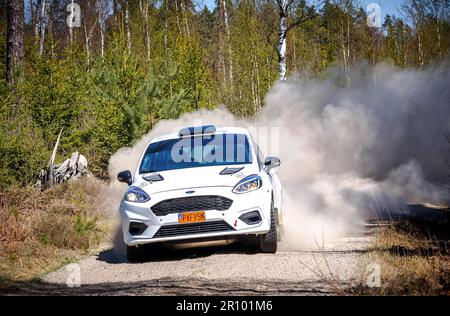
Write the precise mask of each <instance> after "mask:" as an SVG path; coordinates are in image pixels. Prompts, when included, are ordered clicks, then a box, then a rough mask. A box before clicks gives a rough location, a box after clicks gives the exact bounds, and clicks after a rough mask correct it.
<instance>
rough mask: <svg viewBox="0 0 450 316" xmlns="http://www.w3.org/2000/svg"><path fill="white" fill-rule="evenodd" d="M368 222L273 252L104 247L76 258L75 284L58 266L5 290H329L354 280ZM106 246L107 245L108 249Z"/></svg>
mask: <svg viewBox="0 0 450 316" xmlns="http://www.w3.org/2000/svg"><path fill="white" fill-rule="evenodd" d="M372 230H373V229H370V228H368V227H365V228H363V229H361V230H360V231H358V232H355V233H354V234H352V235H351V236H349V237H347V238H343V239H342V240H340V241H339V242H338V243H336V244H329V245H325V249H312V250H303V251H296V252H289V251H279V252H277V253H276V254H275V255H271V254H258V253H252V252H251V251H249V250H248V248H247V247H245V246H243V245H241V244H239V243H237V244H232V245H228V246H219V247H218V246H215V247H206V248H205V247H204V248H191V249H182V250H176V251H173V250H172V251H170V250H166V251H163V252H160V253H159V254H158V255H152V256H151V257H149V258H148V260H147V261H145V262H143V263H134V264H132V263H127V262H126V261H125V258H124V257H123V256H117V255H115V254H114V252H113V251H112V250H111V249H110V247H107V248H106V249H105V250H103V251H101V252H100V253H99V254H98V255H93V256H90V257H88V258H86V259H84V260H82V261H80V262H79V265H80V271H81V287H78V288H69V287H67V285H66V280H67V279H68V275H69V273H70V271H69V269H67V268H66V267H63V268H61V269H59V270H57V271H55V272H52V273H50V274H48V275H46V276H45V277H44V278H43V280H42V282H36V283H31V284H22V285H20V284H18V285H16V286H15V287H16V289H15V290H14V289H11V291H10V293H17V294H49V293H52V294H81V295H85V294H87V295H105V294H106V295H333V294H336V293H339V291H341V290H344V289H345V287H346V286H348V285H350V284H352V282H354V281H355V279H356V278H357V276H358V275H357V274H358V271H359V269H358V259H359V256H360V255H361V253H363V252H364V251H365V248H366V247H367V245H368V243H369V242H370V240H371V238H372V237H371V235H372V233H371V232H372ZM108 248H109V249H108Z"/></svg>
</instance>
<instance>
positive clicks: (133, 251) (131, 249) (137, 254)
mask: <svg viewBox="0 0 450 316" xmlns="http://www.w3.org/2000/svg"><path fill="white" fill-rule="evenodd" d="M143 250H144V247H143V246H138V247H136V246H127V261H128V262H139V261H142V260H143V258H144V255H143V252H144V251H143Z"/></svg>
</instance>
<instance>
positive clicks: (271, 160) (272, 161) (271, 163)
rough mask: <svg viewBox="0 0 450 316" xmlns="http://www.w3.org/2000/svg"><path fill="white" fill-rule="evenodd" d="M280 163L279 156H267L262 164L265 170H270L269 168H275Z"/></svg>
mask: <svg viewBox="0 0 450 316" xmlns="http://www.w3.org/2000/svg"><path fill="white" fill-rule="evenodd" d="M280 165H281V161H280V158H278V157H274V156H269V157H267V158H266V160H264V166H265V167H266V170H267V171H270V169H273V168H277V167H279V166H280Z"/></svg>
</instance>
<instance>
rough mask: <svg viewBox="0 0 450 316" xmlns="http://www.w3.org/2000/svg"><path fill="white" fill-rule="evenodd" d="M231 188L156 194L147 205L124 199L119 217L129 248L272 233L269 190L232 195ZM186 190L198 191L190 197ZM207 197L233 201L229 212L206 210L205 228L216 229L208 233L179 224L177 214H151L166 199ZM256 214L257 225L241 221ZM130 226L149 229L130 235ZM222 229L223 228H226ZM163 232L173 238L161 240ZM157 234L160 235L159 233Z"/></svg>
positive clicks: (197, 189) (263, 189) (206, 188)
mask: <svg viewBox="0 0 450 316" xmlns="http://www.w3.org/2000/svg"><path fill="white" fill-rule="evenodd" d="M232 189H233V188H232V187H205V188H189V189H183V190H173V191H167V192H161V193H155V194H153V195H151V200H150V201H148V202H146V203H132V202H127V201H125V200H122V202H121V204H120V215H121V222H122V231H123V237H124V241H125V243H126V244H127V245H129V246H132V245H139V244H148V243H156V242H166V241H177V240H178V241H179V240H188V239H205V240H208V238H211V239H217V238H218V237H221V236H223V237H224V238H227V237H229V236H236V235H258V234H265V233H267V232H268V231H269V230H270V205H271V192H270V190H269V189H267V188H266V187H264V186H262V187H261V188H260V189H258V190H255V191H253V192H249V193H243V194H235V193H232ZM186 191H195V193H194V194H187V193H186ZM207 195H216V196H223V197H226V198H228V199H231V200H232V201H233V203H232V204H231V207H230V208H229V209H227V210H223V211H220V210H205V216H206V222H204V223H205V224H207V225H206V226H208V225H209V226H210V227H213V228H214V229H211V230H209V231H205V227H203V228H202V229H190V228H192V227H188V226H184V227H181V226H180V225H190V224H179V223H178V213H171V214H167V215H165V216H156V215H155V214H154V213H153V212H152V211H151V207H152V206H153V205H156V204H157V203H159V202H161V201H164V200H168V199H174V198H185V197H195V196H207ZM254 211H258V212H259V214H260V217H261V220H260V221H259V222H258V223H256V224H248V223H246V222H244V221H243V220H242V219H240V218H239V217H241V216H242V215H243V214H246V213H248V212H254ZM131 223H142V224H144V225H145V226H146V228H145V230H143V231H142V232H139V233H138V234H135V233H133V234H130V224H131ZM162 227H164V229H163V230H161V228H162ZM220 227H224V229H221V228H220ZM225 227H226V229H225ZM178 228H182V229H178ZM184 228H186V229H184ZM188 228H189V229H188ZM173 229H178V230H176V231H180V232H181V234H177V233H174V232H173V231H174V230H173ZM160 230H161V231H160ZM206 230H207V229H206ZM217 230H218V231H217ZM162 231H165V232H167V231H169V232H170V236H168V235H167V233H166V234H165V236H164V237H159V235H161V232H162ZM158 232H160V233H159V234H158Z"/></svg>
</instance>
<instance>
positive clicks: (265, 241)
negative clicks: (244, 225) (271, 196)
mask: <svg viewBox="0 0 450 316" xmlns="http://www.w3.org/2000/svg"><path fill="white" fill-rule="evenodd" d="M277 236H278V234H277V223H276V222H275V211H274V207H273V201H272V204H271V209H270V230H269V232H268V233H267V234H264V235H259V236H258V248H259V251H260V252H263V253H276V252H277V240H278V238H277Z"/></svg>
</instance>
